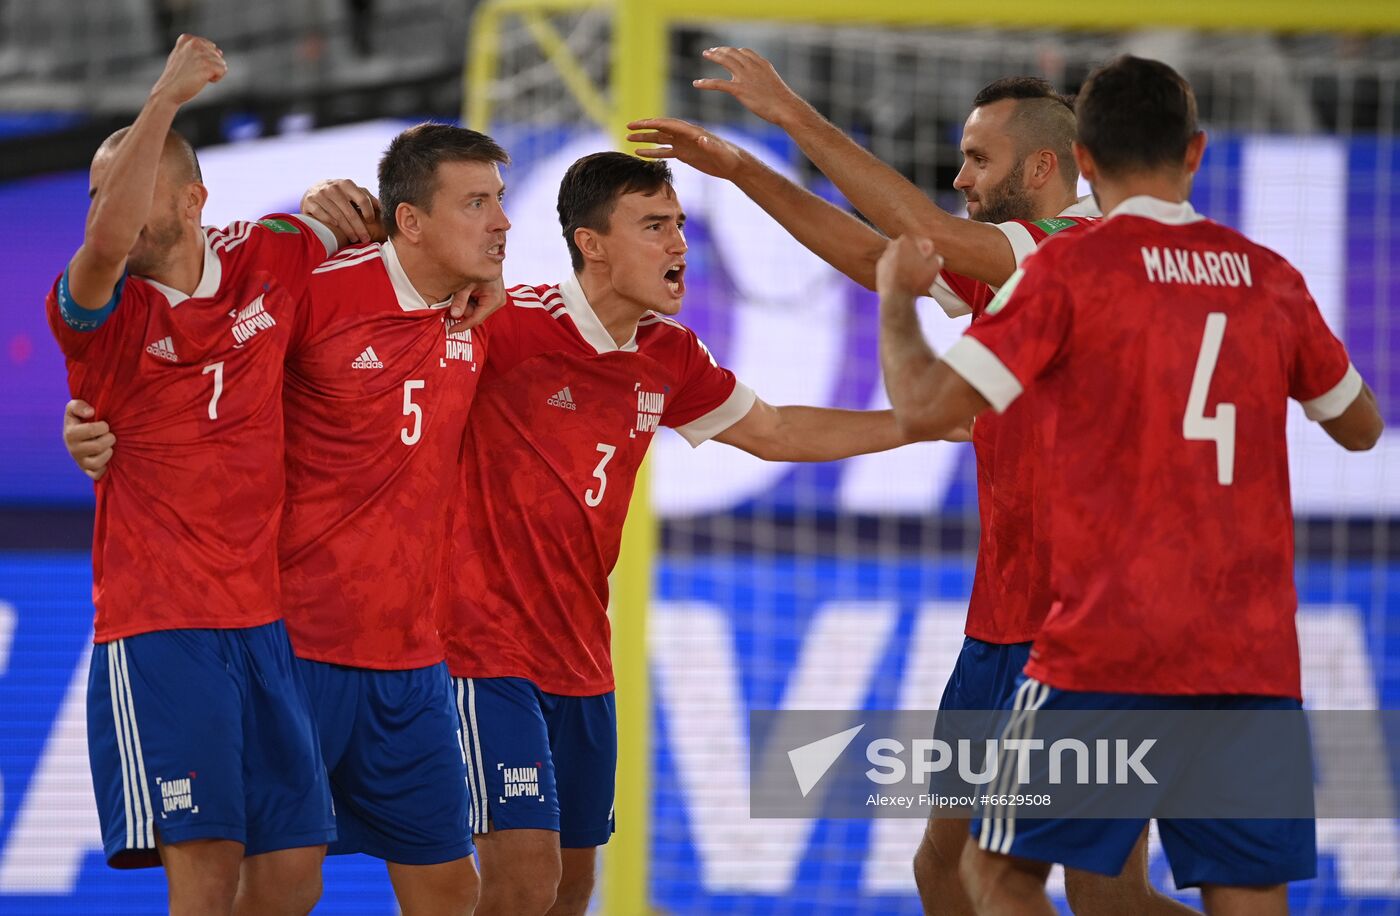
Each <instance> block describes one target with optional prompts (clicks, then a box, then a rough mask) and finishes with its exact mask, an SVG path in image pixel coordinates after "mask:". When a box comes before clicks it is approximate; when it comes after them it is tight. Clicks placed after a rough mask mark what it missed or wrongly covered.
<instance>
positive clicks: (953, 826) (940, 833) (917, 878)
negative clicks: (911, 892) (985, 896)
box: [914, 817, 975, 916]
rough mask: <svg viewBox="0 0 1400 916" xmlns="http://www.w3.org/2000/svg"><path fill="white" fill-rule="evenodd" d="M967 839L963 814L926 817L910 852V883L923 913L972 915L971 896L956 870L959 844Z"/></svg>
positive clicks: (959, 856)
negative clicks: (920, 836)
mask: <svg viewBox="0 0 1400 916" xmlns="http://www.w3.org/2000/svg"><path fill="white" fill-rule="evenodd" d="M970 839H971V837H970V836H969V835H968V820H967V818H958V817H939V818H932V817H931V818H929V821H928V826H926V827H925V828H924V837H923V839H922V840H920V841H919V850H918V852H916V853H914V883H915V884H917V885H918V887H919V901H920V902H921V903H922V904H923V906H924V916H973V913H974V912H975V911H974V910H973V909H972V900H971V899H969V898H968V896H967V891H966V890H964V889H963V883H962V878H961V877H960V876H959V874H958V862H959V860H960V859H961V858H962V851H963V847H964V846H966V845H967V843H968V841H969V840H970Z"/></svg>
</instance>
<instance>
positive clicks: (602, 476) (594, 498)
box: [583, 442, 617, 508]
mask: <svg viewBox="0 0 1400 916" xmlns="http://www.w3.org/2000/svg"><path fill="white" fill-rule="evenodd" d="M597 451H600V452H602V453H603V457H602V458H600V459H598V466H597V467H596V468H594V469H593V476H594V477H596V478H598V492H597V493H594V492H593V488H592V487H589V488H588V489H587V490H585V491H584V493H583V501H584V502H586V503H588V505H589V507H590V508H592V507H594V506H597V505H599V504H600V503H602V501H603V492H604V491H605V490H607V488H608V472H607V471H606V470H604V468H606V467H607V466H608V462H609V461H611V460H612V456H613V455H615V454H617V446H616V445H606V444H604V443H602V442H599V443H598V446H597Z"/></svg>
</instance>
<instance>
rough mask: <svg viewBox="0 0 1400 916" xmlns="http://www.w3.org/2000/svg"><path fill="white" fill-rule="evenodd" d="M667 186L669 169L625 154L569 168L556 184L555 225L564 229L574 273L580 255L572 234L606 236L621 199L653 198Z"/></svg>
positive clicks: (605, 155)
mask: <svg viewBox="0 0 1400 916" xmlns="http://www.w3.org/2000/svg"><path fill="white" fill-rule="evenodd" d="M670 185H671V167H670V166H669V165H667V164H666V163H664V162H661V161H659V160H655V159H639V158H637V157H636V156H629V155H627V154H626V153H617V152H606V153H593V154H592V155H588V156H584V157H583V158H582V159H580V160H578V161H577V162H575V163H574V164H573V165H571V166H569V170H568V171H567V172H565V173H564V180H563V181H562V182H560V183H559V225H560V226H562V227H563V229H564V242H565V244H567V245H568V246H569V260H570V261H572V262H573V265H574V270H576V271H577V270H581V269H582V268H583V253H582V252H580V251H579V250H578V245H576V244H574V230H576V229H593V230H596V231H598V232H607V231H608V222H609V220H611V219H612V214H613V210H614V209H616V208H617V202H618V200H619V199H620V198H621V197H622V195H624V194H636V193H641V194H654V193H656V192H657V191H660V190H661V189H662V188H665V187H669V186H670Z"/></svg>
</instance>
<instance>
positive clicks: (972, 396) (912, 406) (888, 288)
mask: <svg viewBox="0 0 1400 916" xmlns="http://www.w3.org/2000/svg"><path fill="white" fill-rule="evenodd" d="M941 267H942V259H941V258H940V257H939V256H938V254H937V252H935V250H934V246H933V243H932V242H930V241H929V240H928V239H913V238H910V237H908V236H901V237H900V238H897V239H895V240H894V241H893V242H890V244H889V248H888V250H887V251H886V252H885V254H884V255H883V256H882V257H881V258H880V264H879V269H878V282H879V287H880V368H881V369H882V370H883V371H884V375H885V391H886V392H887V393H888V394H889V396H890V404H892V405H893V406H894V415H895V422H896V424H897V426H898V428H899V432H900V435H902V436H905V437H907V438H908V439H910V440H911V441H917V440H922V439H943V438H947V437H948V436H949V435H950V434H952V433H954V432H955V431H958V430H962V429H970V428H971V426H972V421H973V418H975V417H976V416H977V415H978V414H979V413H981V412H982V411H984V410H986V409H987V407H989V406H990V405H989V404H988V403H987V399H986V398H984V397H982V395H981V394H979V393H978V392H977V389H975V388H973V387H972V386H971V385H969V384H968V383H967V382H966V381H965V380H964V379H963V377H962V376H960V375H958V374H957V373H956V372H954V371H953V370H952V369H950V368H948V364H947V363H945V362H943V361H942V360H940V359H939V358H938V356H937V355H936V354H935V353H934V352H933V348H932V347H930V346H929V345H928V341H926V340H925V339H924V334H923V330H922V329H921V328H920V327H919V318H918V315H917V314H916V313H915V311H914V300H915V299H916V298H917V297H918V295H919V293H920V291H922V290H926V289H928V288H929V286H930V285H931V284H932V283H933V281H934V278H935V277H937V276H938V271H939V270H940V269H941Z"/></svg>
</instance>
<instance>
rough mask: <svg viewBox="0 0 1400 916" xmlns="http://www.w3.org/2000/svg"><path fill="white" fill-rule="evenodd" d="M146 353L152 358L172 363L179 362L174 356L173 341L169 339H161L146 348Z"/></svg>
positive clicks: (178, 358)
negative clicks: (156, 357)
mask: <svg viewBox="0 0 1400 916" xmlns="http://www.w3.org/2000/svg"><path fill="white" fill-rule="evenodd" d="M146 352H147V353H149V354H151V355H152V356H159V357H160V358H161V359H168V360H170V361H171V362H172V363H176V362H179V361H180V357H178V356H176V355H175V341H174V340H172V339H171V338H169V337H163V338H161V339H160V340H157V341H156V342H155V343H153V344H151V345H150V346H148V347H147V348H146Z"/></svg>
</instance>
